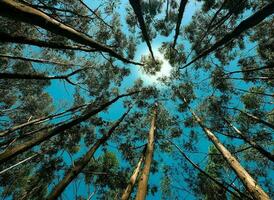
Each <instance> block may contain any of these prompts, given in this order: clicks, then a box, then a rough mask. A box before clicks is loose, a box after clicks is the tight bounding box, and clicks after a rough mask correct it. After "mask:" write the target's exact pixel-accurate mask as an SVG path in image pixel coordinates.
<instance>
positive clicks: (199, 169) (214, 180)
mask: <svg viewBox="0 0 274 200" xmlns="http://www.w3.org/2000/svg"><path fill="white" fill-rule="evenodd" d="M168 141H169V142H170V143H171V144H173V145H174V146H175V147H176V149H178V151H179V152H180V153H181V154H182V155H183V156H184V158H185V159H186V160H187V161H188V162H189V163H190V164H191V165H192V166H193V167H194V168H196V169H197V170H198V171H199V172H201V173H202V174H203V175H205V176H206V177H207V178H209V179H210V180H212V181H213V182H214V183H216V184H217V185H218V186H220V187H222V188H224V189H225V190H226V191H228V192H229V193H230V194H232V195H234V196H235V197H236V198H237V199H242V198H241V196H243V197H246V198H248V199H251V198H250V197H249V196H247V195H246V194H244V193H242V192H241V191H240V190H239V189H238V188H236V187H235V186H233V185H231V184H229V183H226V182H224V183H221V182H219V181H218V180H216V179H215V178H214V177H212V176H211V175H210V174H208V173H207V172H206V171H204V170H202V169H201V168H200V167H199V166H198V165H197V164H195V163H194V162H193V161H192V160H191V159H190V158H189V157H188V156H187V155H186V154H185V153H184V152H183V150H182V149H181V148H180V147H178V145H176V144H175V143H173V142H172V141H170V140H168ZM229 187H231V188H232V189H234V190H235V191H236V192H238V193H239V194H240V195H241V196H239V195H238V194H236V193H235V192H233V191H232V190H230V189H229Z"/></svg>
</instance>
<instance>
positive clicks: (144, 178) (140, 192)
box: [136, 104, 157, 200]
mask: <svg viewBox="0 0 274 200" xmlns="http://www.w3.org/2000/svg"><path fill="white" fill-rule="evenodd" d="M156 119H157V104H155V108H154V110H153V116H152V120H151V125H150V131H149V134H148V143H147V148H146V153H145V163H144V168H143V170H142V174H141V176H140V179H139V182H138V189H137V194H136V200H145V198H146V195H147V186H148V178H149V173H150V167H151V163H152V160H153V152H154V137H155V131H156Z"/></svg>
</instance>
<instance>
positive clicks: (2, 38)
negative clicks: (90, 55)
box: [0, 31, 97, 52]
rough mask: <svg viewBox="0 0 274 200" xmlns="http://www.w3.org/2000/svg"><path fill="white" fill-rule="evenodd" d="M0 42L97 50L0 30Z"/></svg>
mask: <svg viewBox="0 0 274 200" xmlns="http://www.w3.org/2000/svg"><path fill="white" fill-rule="evenodd" d="M0 42H11V43H16V44H27V45H33V46H37V47H43V48H51V49H58V50H60V49H61V50H79V51H85V52H94V51H97V50H95V49H91V48H87V47H83V46H74V45H66V44H60V43H57V42H50V41H43V40H37V39H33V38H27V37H25V36H12V35H10V34H7V33H3V32H1V31H0Z"/></svg>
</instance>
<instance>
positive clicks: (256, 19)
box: [181, 2, 274, 69]
mask: <svg viewBox="0 0 274 200" xmlns="http://www.w3.org/2000/svg"><path fill="white" fill-rule="evenodd" d="M273 13H274V3H273V2H272V3H269V4H268V5H266V6H265V7H264V8H262V9H261V10H259V11H257V12H256V13H254V14H253V15H252V16H250V17H248V18H247V19H245V20H243V21H242V22H241V23H240V24H239V25H238V26H237V27H236V28H235V29H234V30H233V31H232V32H230V33H228V34H226V35H225V36H224V37H223V38H222V39H220V40H218V41H217V42H216V43H215V44H213V45H212V46H211V47H210V48H209V49H206V50H205V51H203V52H202V53H200V54H199V55H198V56H197V57H196V58H194V59H193V60H192V61H190V62H189V63H187V64H186V65H184V66H183V67H181V69H184V68H186V67H188V66H189V65H191V64H192V63H194V62H196V61H197V60H199V59H200V58H203V57H205V56H207V55H208V54H210V53H212V52H213V51H215V50H216V49H218V48H219V47H221V46H223V45H224V44H226V43H228V42H229V41H231V40H232V39H235V38H237V37H239V36H240V35H241V34H242V33H243V32H244V31H246V30H248V29H250V28H252V27H254V26H256V25H257V24H259V23H260V22H261V21H263V20H264V19H265V18H267V17H268V16H270V15H272V14H273Z"/></svg>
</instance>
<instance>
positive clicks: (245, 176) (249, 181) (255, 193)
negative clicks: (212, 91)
mask: <svg viewBox="0 0 274 200" xmlns="http://www.w3.org/2000/svg"><path fill="white" fill-rule="evenodd" d="M189 110H190V111H191V113H192V115H193V117H194V118H195V120H196V122H197V123H198V124H199V125H200V127H201V128H202V129H203V131H204V132H205V134H206V135H207V137H208V138H209V139H210V140H211V141H212V143H213V144H214V146H215V147H216V148H217V149H218V150H219V152H220V153H221V154H222V156H223V157H224V158H225V160H226V161H227V162H228V164H229V165H230V167H231V168H232V169H233V170H234V172H235V173H236V174H237V176H238V177H239V179H240V180H241V181H242V183H243V184H244V186H245V187H246V189H247V190H248V191H249V193H250V194H251V196H252V197H253V198H255V199H256V200H270V198H269V196H268V195H267V194H266V193H265V192H264V191H263V189H262V188H261V187H260V186H259V185H258V183H257V182H256V181H255V180H254V179H253V178H252V177H251V176H250V175H249V173H248V172H247V171H246V170H245V169H244V168H243V167H242V166H241V164H240V163H239V162H238V160H237V159H236V158H235V157H234V156H233V155H232V154H231V153H230V152H229V151H228V150H227V149H226V148H225V146H224V145H223V144H222V143H221V142H220V141H219V139H218V138H217V137H216V136H215V135H214V133H212V132H211V130H210V129H208V128H207V127H206V126H205V125H204V124H203V123H202V120H201V119H200V118H199V117H198V116H197V115H196V114H195V112H193V111H192V110H191V109H190V108H189Z"/></svg>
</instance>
